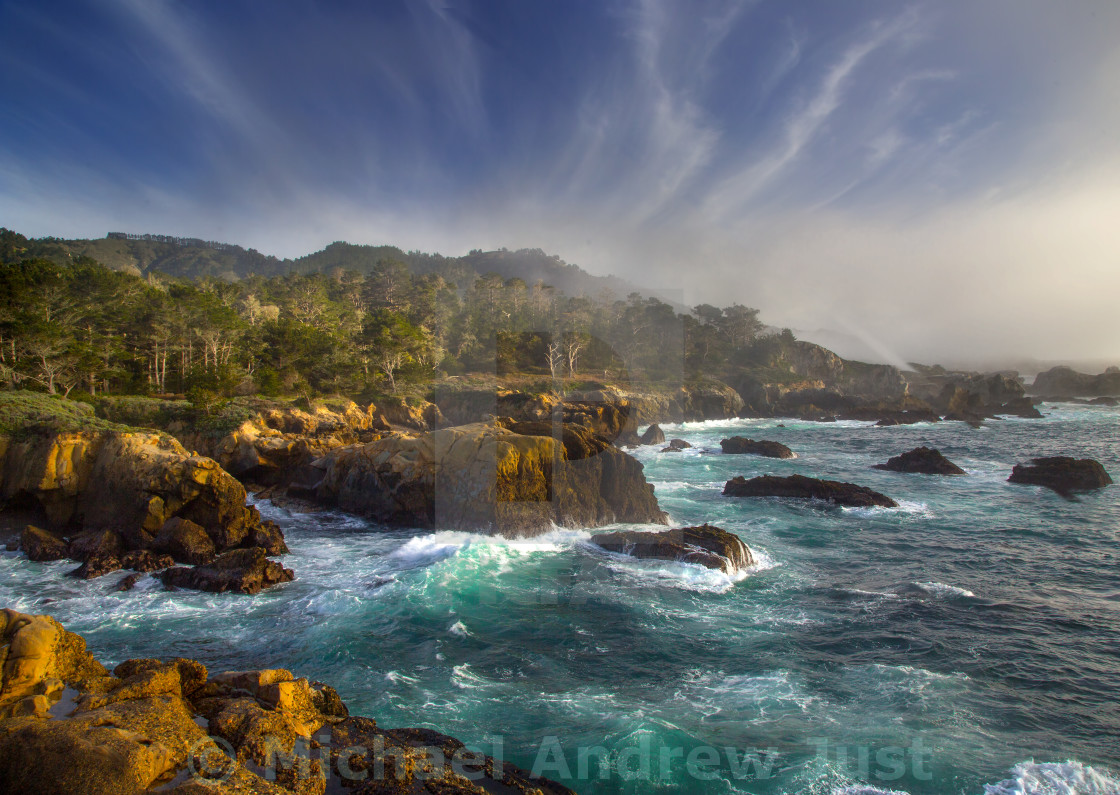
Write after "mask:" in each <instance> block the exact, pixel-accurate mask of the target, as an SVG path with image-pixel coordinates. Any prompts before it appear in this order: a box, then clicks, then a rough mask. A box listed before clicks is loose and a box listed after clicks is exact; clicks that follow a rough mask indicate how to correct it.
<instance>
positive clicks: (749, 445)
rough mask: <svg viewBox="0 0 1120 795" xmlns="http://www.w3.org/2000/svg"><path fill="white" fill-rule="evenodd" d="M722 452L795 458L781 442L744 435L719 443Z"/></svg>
mask: <svg viewBox="0 0 1120 795" xmlns="http://www.w3.org/2000/svg"><path fill="white" fill-rule="evenodd" d="M719 446H720V447H722V448H723V452H724V453H727V454H729V455H744V454H745V455H761V456H765V457H766V458H796V457H797V456H796V455H795V454H794V452H793V451H792V450H790V449H789V448H788V447H786V446H785V445H784V444H782V443H781V442H770V441H766V440H759V441H755V440H754V439H748V438H746V437H744V436H732V437H731V438H730V439H724V440H723V441H721V442H720V443H719Z"/></svg>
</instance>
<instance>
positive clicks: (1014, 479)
mask: <svg viewBox="0 0 1120 795" xmlns="http://www.w3.org/2000/svg"><path fill="white" fill-rule="evenodd" d="M1031 464H1032V466H1027V465H1025V464H1018V465H1016V466H1015V467H1014V468H1013V469H1012V470H1011V477H1009V478H1008V479H1007V480H1008V482H1010V483H1022V484H1027V485H1031V486H1045V487H1046V488H1048V489H1053V490H1054V491H1056V492H1058V493H1059V494H1061V495H1063V496H1068V495H1069V494H1070V493H1071V492H1074V491H1091V490H1093V489H1100V488H1104V487H1105V486H1109V485H1111V484H1112V478H1110V477H1109V476H1108V473H1107V472H1106V471H1105V469H1104V467H1103V466H1101V464H1100V462H1099V461H1095V460H1093V459H1092V458H1071V457H1069V456H1052V457H1049V458H1035V459H1032V460H1031Z"/></svg>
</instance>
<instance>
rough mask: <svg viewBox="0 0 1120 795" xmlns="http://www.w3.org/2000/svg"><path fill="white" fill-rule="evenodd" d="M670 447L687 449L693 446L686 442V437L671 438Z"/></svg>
mask: <svg viewBox="0 0 1120 795" xmlns="http://www.w3.org/2000/svg"><path fill="white" fill-rule="evenodd" d="M669 447H671V448H673V449H674V450H687V449H688V448H690V447H692V445H691V444H690V443H688V442H686V441H685V440H684V439H670V440H669Z"/></svg>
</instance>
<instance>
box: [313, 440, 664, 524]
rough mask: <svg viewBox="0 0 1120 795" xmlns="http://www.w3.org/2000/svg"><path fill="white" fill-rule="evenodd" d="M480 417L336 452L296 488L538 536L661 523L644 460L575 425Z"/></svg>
mask: <svg viewBox="0 0 1120 795" xmlns="http://www.w3.org/2000/svg"><path fill="white" fill-rule="evenodd" d="M553 431H554V426H553V425H552V424H551V423H544V422H516V421H506V422H504V423H502V424H497V423H474V424H470V425H463V426H455V427H451V428H443V429H440V430H436V431H432V432H430V433H425V434H403V433H394V434H390V435H388V436H386V437H385V438H382V439H378V440H376V441H373V442H370V443H369V444H365V445H354V446H348V447H343V448H339V449H337V450H333V451H331V452H330V453H328V454H327V455H325V456H324V457H323V458H321V459H319V460H317V461H316V462H314V464H313V468H314V469H316V470H318V472H319V473H320V475H319V477H318V478H317V479H316V480H315V481H314V482H306V483H303V484H296V486H295V487H294V490H295V491H296V492H298V493H300V494H302V495H304V496H309V497H312V498H313V499H315V500H318V501H319V502H323V503H326V504H330V505H335V506H337V507H339V508H341V509H342V510H344V511H348V512H352V513H356V514H360V515H363V516H368V517H370V518H372V519H374V520H375V521H378V522H384V523H386V524H393V525H404V526H415V527H441V528H461V529H467V530H480V529H491V530H494V531H497V532H500V533H504V534H507V535H522V534H526V535H531V534H535V533H539V532H543V531H545V530H547V529H549V528H550V527H551V526H552V525H553V524H554V523H555V524H560V525H568V526H581V527H595V526H599V525H603V524H608V523H611V522H616V521H618V522H657V523H663V522H664V521H665V520H664V515H663V514H662V513H661V511H660V510H659V508H658V506H657V500H656V498H655V497H654V495H653V487H652V486H651V485H649V484H648V483H647V482H646V479H645V476H644V475H643V474H642V465H641V464H640V463H639V462H638V461H637V460H635V459H634V458H632V457H630V456H629V455H627V454H626V453H624V452H622V451H621V450H618V449H617V448H615V447H614V446H612V445H611V443H610V441H609V440H608V439H606V438H604V437H602V436H599V435H598V434H596V433H594V432H593V431H592V430H590V429H588V428H586V427H584V426H580V425H575V424H567V425H563V426H556V431H557V433H555V434H554V433H553Z"/></svg>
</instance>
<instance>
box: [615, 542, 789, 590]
mask: <svg viewBox="0 0 1120 795" xmlns="http://www.w3.org/2000/svg"><path fill="white" fill-rule="evenodd" d="M595 549H596V550H597V551H598V552H601V553H603V554H604V555H605V556H606V558H607V560H608V563H607V566H608V568H610V569H611V570H612V571H615V572H618V573H620V574H625V575H627V576H635V577H641V578H648V579H652V580H656V581H657V583H658V584H659V585H664V586H668V587H670V588H681V589H683V590H686V591H697V592H701V593H725V592H727V591H729V590H730V589H732V588H733V587H735V585H736V583H740V582H742V581H743V580H745V579H747V578H748V577H750V576H752V575H755V574H758V573H760V572H763V571H766V570H768V569H772V568H774V567H776V566H777V565H779V564H778V563H777V561H775V560H774V558H773V557H771V556H770V555H769V554H768V553H767V552H765V551H763V550H760V549H754V548H753V547H752V548H751V552H752V553H754V559H755V563H754V565H753V566H748V567H747V568H745V569H738V570H737V571H735V572H733V573H731V574H727V573H726V572H723V571H720V570H718V569H709V568H708V567H707V566H702V565H700V564H699V563H685V562H683V561H677V560H651V559H648V558H646V559H643V558H635V557H633V556H631V555H626V554H623V553H616V552H606V551H604V550H602V549H599V548H598V547H595Z"/></svg>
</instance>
